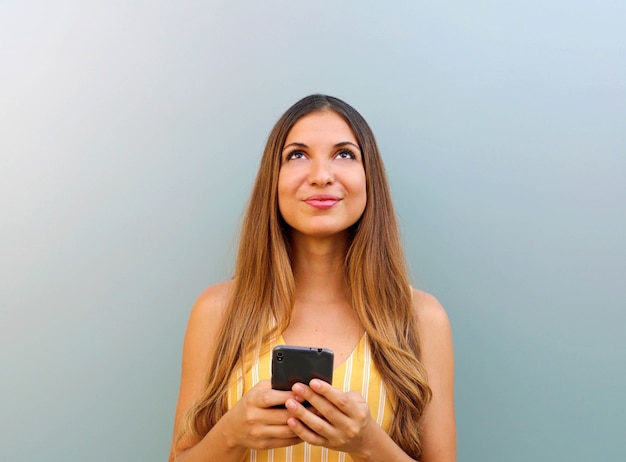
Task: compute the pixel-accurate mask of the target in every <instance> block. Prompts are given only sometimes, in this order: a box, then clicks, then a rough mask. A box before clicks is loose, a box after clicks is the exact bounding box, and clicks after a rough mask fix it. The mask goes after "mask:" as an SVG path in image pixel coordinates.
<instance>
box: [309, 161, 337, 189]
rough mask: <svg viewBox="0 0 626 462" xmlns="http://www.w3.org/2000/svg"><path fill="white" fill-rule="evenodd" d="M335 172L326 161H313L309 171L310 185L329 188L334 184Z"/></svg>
mask: <svg viewBox="0 0 626 462" xmlns="http://www.w3.org/2000/svg"><path fill="white" fill-rule="evenodd" d="M333 179H334V178H333V172H332V168H331V165H330V162H329V161H327V160H326V159H324V160H313V161H312V162H311V167H310V171H309V184H311V185H315V186H318V187H322V188H323V187H324V186H328V185H329V184H332V182H333Z"/></svg>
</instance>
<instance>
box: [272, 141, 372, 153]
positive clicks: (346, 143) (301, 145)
mask: <svg viewBox="0 0 626 462" xmlns="http://www.w3.org/2000/svg"><path fill="white" fill-rule="evenodd" d="M292 146H294V147H298V148H308V146H307V145H306V144H304V143H300V142H298V141H294V142H293V143H289V144H287V145H286V146H285V147H284V148H283V151H284V150H285V149H287V148H290V147H292ZM343 146H353V147H354V148H356V149H358V150H359V151H360V150H361V148H360V147H359V146H358V145H356V144H354V143H353V142H352V141H340V142H339V143H337V144H335V146H334V147H335V148H341V147H343Z"/></svg>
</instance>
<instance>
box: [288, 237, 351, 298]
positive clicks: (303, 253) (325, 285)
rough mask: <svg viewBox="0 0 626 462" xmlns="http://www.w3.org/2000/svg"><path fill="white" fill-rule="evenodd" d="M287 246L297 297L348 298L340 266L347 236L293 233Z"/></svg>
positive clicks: (343, 259) (343, 258)
mask: <svg viewBox="0 0 626 462" xmlns="http://www.w3.org/2000/svg"><path fill="white" fill-rule="evenodd" d="M291 246H292V267H293V273H294V277H295V282H296V287H297V290H296V298H297V299H300V300H302V301H304V300H307V301H313V300H315V301H318V302H324V301H326V302H333V301H338V300H346V299H347V298H348V288H347V283H346V280H345V273H344V270H343V265H344V261H345V254H346V249H347V239H345V238H342V237H333V238H328V239H317V238H311V237H303V236H298V237H295V236H294V239H292V242H291Z"/></svg>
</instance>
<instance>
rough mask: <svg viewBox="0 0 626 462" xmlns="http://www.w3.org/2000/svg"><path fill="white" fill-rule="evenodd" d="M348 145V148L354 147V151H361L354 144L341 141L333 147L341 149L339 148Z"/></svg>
mask: <svg viewBox="0 0 626 462" xmlns="http://www.w3.org/2000/svg"><path fill="white" fill-rule="evenodd" d="M348 145H350V146H354V147H355V148H356V149H358V150H359V151H360V150H361V148H360V147H359V146H358V145H356V144H354V143H353V142H352V141H342V142H340V143H337V144H336V145H335V147H336V148H341V147H343V146H348Z"/></svg>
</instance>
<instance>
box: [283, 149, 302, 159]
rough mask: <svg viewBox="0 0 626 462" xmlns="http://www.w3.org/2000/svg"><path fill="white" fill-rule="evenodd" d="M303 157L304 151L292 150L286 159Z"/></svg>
mask: <svg viewBox="0 0 626 462" xmlns="http://www.w3.org/2000/svg"><path fill="white" fill-rule="evenodd" d="M302 158H304V153H303V152H302V151H291V152H290V153H289V154H287V157H286V158H285V159H286V160H292V159H302Z"/></svg>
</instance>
